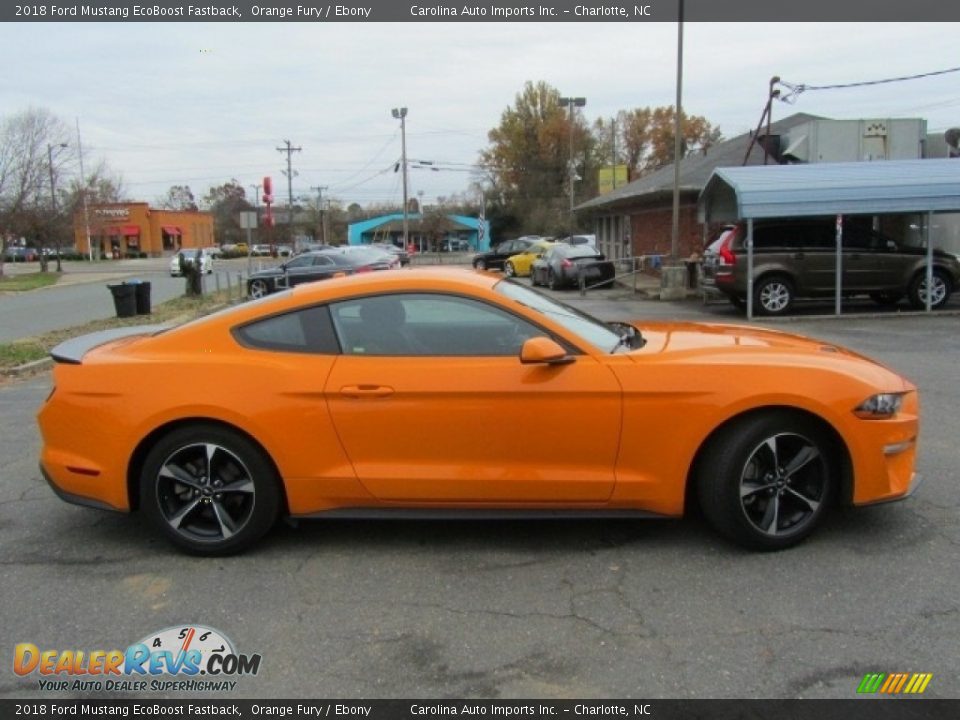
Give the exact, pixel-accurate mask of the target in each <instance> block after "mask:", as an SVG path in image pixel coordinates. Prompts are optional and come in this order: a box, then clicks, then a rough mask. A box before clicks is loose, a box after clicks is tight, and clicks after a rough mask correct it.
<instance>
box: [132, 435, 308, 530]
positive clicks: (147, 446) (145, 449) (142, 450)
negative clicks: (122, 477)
mask: <svg viewBox="0 0 960 720" xmlns="http://www.w3.org/2000/svg"><path fill="white" fill-rule="evenodd" d="M190 425H214V426H216V427H219V428H221V429H223V430H228V431H230V432H232V433H236V434H237V435H240V436H241V437H243V438H244V439H245V440H247V441H248V442H249V443H251V444H252V445H253V446H254V447H256V448H257V449H258V450H259V451H260V452H261V453H262V454H263V457H264V459H265V460H266V461H267V463H269V465H270V467H271V468H273V472H274V474H275V476H276V477H277V479H278V480H279V481H280V482H279V487H278V488H277V490H278V491H279V493H280V503H281V505H280V508H281V512H282V513H283V514H285V515H286V514H289V512H290V510H289V506H288V504H287V492H286V487H285V486H284V483H283V476H282V475H281V474H280V469H279V468H278V467H277V463H276V462H275V461H274V459H273V457H272V456H271V455H270V453H269V452H267V449H266V448H265V447H264V446H263V443H261V442H260V441H259V440H257V438H256V437H254V436H253V435H251V434H250V433H249V432H247V431H246V430H244V429H242V428H240V427H237V426H236V425H234V424H232V423H229V422H225V421H224V420H219V419H217V418H211V417H203V416H196V417H188V418H178V419H176V420H171V421H169V422H166V423H164V424H163V425H160V426H158V427H156V428H154V429H153V430H151V431H150V432H149V433H148V434H147V435H146V436H144V437H143V439H141V440H140V442H139V443H137V446H136V448H134V450H133V453H132V454H131V455H130V461H129V462H128V463H127V495H128V497H129V499H130V511H131V512H133V511H135V510H139V509H140V473H141V471H142V470H143V463H144V461H145V460H146V458H147V455H148V454H149V453H150V450H151V449H152V447H153V445H154V444H156V442H157V441H158V440H159V439H160V438H162V437H163V436H164V435H167V434H169V433H171V432H174V431H175V430H179V429H180V428H183V427H188V426H190Z"/></svg>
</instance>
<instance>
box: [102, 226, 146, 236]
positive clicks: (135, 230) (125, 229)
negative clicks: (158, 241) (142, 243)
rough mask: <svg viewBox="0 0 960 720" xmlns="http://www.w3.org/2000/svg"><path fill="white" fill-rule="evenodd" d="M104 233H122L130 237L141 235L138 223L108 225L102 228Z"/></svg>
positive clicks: (108, 234) (110, 234)
mask: <svg viewBox="0 0 960 720" xmlns="http://www.w3.org/2000/svg"><path fill="white" fill-rule="evenodd" d="M102 232H103V234H104V235H106V236H108V237H110V236H116V235H122V236H124V237H130V236H131V235H133V236H137V237H139V235H140V227H139V226H137V225H122V226H117V225H114V226H112V227H107V228H104V229H103V230H102Z"/></svg>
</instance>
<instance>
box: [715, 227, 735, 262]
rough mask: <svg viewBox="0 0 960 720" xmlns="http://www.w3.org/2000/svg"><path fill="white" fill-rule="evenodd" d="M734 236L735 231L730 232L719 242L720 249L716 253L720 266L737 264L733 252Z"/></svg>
mask: <svg viewBox="0 0 960 720" xmlns="http://www.w3.org/2000/svg"><path fill="white" fill-rule="evenodd" d="M736 236H737V233H736V231H734V230H730V231H729V232H727V233H726V235H725V236H724V238H723V240H722V241H721V242H720V249H719V250H718V251H717V254H718V255H719V256H720V264H721V265H736V264H737V254H736V253H735V252H734V251H733V240H734V238H736Z"/></svg>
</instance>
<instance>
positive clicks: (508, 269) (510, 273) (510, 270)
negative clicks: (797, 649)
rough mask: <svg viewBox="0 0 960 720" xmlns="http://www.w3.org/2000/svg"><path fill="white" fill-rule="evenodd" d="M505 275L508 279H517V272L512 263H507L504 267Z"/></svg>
mask: <svg viewBox="0 0 960 720" xmlns="http://www.w3.org/2000/svg"><path fill="white" fill-rule="evenodd" d="M503 274H504V275H506V276H507V277H515V276H516V274H517V271H516V270H515V269H514V267H513V263H512V262H507V263H506V264H505V265H504V266H503Z"/></svg>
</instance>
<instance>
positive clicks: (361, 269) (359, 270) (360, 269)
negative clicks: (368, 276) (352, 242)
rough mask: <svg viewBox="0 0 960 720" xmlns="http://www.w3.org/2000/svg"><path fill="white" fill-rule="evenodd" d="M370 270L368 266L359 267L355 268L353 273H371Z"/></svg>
mask: <svg viewBox="0 0 960 720" xmlns="http://www.w3.org/2000/svg"><path fill="white" fill-rule="evenodd" d="M372 270H373V268H372V267H370V266H369V265H361V266H360V267H358V268H356V269H355V270H354V272H355V273H362V272H371V271H372Z"/></svg>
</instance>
